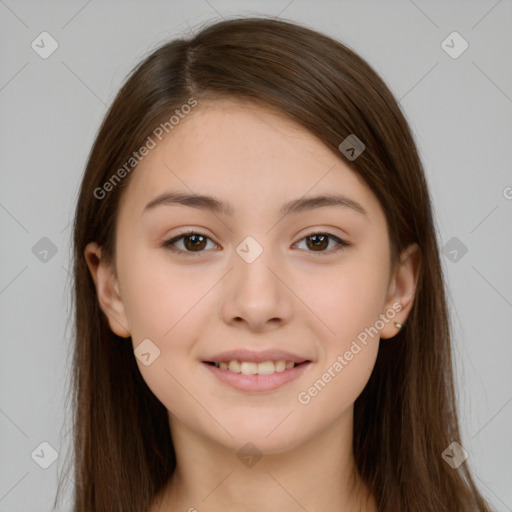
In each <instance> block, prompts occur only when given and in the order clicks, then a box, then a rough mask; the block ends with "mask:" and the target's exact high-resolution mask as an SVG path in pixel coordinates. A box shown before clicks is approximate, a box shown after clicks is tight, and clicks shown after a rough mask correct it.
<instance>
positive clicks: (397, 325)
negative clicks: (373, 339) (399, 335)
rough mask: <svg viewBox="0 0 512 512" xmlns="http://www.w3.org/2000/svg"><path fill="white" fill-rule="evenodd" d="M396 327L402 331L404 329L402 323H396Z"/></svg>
mask: <svg viewBox="0 0 512 512" xmlns="http://www.w3.org/2000/svg"><path fill="white" fill-rule="evenodd" d="M395 327H396V328H397V329H398V330H400V329H401V328H402V327H403V324H401V323H400V322H395Z"/></svg>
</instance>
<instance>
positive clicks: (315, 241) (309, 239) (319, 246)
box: [299, 233, 349, 253]
mask: <svg viewBox="0 0 512 512" xmlns="http://www.w3.org/2000/svg"><path fill="white" fill-rule="evenodd" d="M303 240H306V246H307V249H308V250H309V252H317V253H331V252H335V251H337V250H339V249H343V248H344V247H347V246H348V245H349V244H348V243H347V242H345V241H344V240H342V239H341V238H339V237H337V236H334V235H331V234H330V233H313V234H311V235H309V236H306V237H304V238H303V239H302V240H300V242H302V241H303ZM331 241H335V242H336V244H337V247H334V249H330V250H326V249H327V248H328V247H329V243H330V242H331ZM300 242H299V243H300Z"/></svg>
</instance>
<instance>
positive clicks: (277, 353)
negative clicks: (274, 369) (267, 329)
mask: <svg viewBox="0 0 512 512" xmlns="http://www.w3.org/2000/svg"><path fill="white" fill-rule="evenodd" d="M233 360H238V361H248V362H251V363H263V362H264V361H292V362H294V363H303V362H304V361H309V359H307V358H306V357H301V356H299V355H297V354H292V353H291V352H287V351H285V350H275V349H269V350H261V351H258V352H255V351H253V350H247V349H239V350H228V351H226V352H222V353H220V354H217V355H215V356H212V357H211V358H208V359H205V362H212V363H221V362H226V361H233Z"/></svg>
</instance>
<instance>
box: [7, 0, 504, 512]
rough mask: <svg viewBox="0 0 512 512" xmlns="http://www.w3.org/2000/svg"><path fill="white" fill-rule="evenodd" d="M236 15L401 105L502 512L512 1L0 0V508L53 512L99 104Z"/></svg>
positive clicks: (469, 441) (460, 369) (458, 353)
mask: <svg viewBox="0 0 512 512" xmlns="http://www.w3.org/2000/svg"><path fill="white" fill-rule="evenodd" d="M239 14H244V15H247V14H264V15H278V14H280V15H281V16H282V17H284V18H287V19H291V20H296V21H298V22H302V23H306V24H308V25H309V26H310V27H312V28H315V29H318V30H320V31H323V32H326V33H327V34H330V35H332V36H334V37H335V38H338V39H340V40H341V41H342V42H344V43H345V44H347V45H348V46H350V47H351V48H353V49H354V50H356V52H358V53H359V54H360V55H361V56H362V57H364V58H365V59H367V60H368V61H369V63H370V64H371V65H372V66H373V67H374V68H375V69H376V71H377V72H378V73H380V74H381V76H382V77H383V78H384V80H385V81H386V82H387V83H388V84H389V86H390V88H391V89H392V91H393V92H394V93H395V95H396V97H397V98H398V99H399V100H400V104H401V106H402V108H403V110H404V112H405V114H406V116H407V118H408V120H409V122H410V123H411V126H412V129H413V131H414V135H415V137H416V140H417V143H418V146H419V149H420V152H421V156H422V159H423V162H424V165H425V169H426V173H427V177H428V181H429V185H430V190H431V193H432V196H433V201H434V207H435V213H436V221H437V225H438V229H439V236H440V241H441V244H442V245H445V244H446V243H447V242H448V241H449V240H450V239H451V238H452V237H457V238H458V239H459V240H460V241H461V242H462V243H463V244H464V245H465V246H466V247H467V249H468V252H467V254H465V255H464V256H463V257H462V258H460V254H461V253H460V252H459V260H458V261H456V262H453V261H451V260H450V259H449V257H448V256H447V255H443V265H444V268H445V271H446V276H447V282H448V286H449V289H450V307H451V310H452V312H453V329H454V333H455V340H454V347H455V364H456V376H457V389H458V395H459V407H460V418H461V424H462V433H463V439H464V448H465V449H466V450H467V451H468V453H469V459H468V461H467V462H466V463H468V464H470V465H471V467H472V469H473V471H474V474H475V475H476V477H477V483H478V484H479V486H480V487H481V489H482V492H483V493H484V494H485V495H486V496H487V497H488V498H489V499H490V500H491V502H492V503H493V504H494V505H495V507H496V509H497V510H498V511H500V512H501V511H512V486H511V485H510V484H511V482H512V469H511V466H512V463H511V457H512V443H511V439H510V432H511V424H512V403H511V402H512V372H511V367H512V365H511V363H512V343H511V335H510V332H511V329H512V315H511V313H512V265H511V262H512V258H511V255H512V236H511V234H512V229H511V226H512V223H511V220H512V199H511V197H512V188H507V187H512V172H511V162H512V70H511V61H512V59H511V56H512V31H511V26H512V24H511V22H512V2H511V1H510V0H501V1H496V0H481V1H471V2H469V1H431V2H427V1H425V0H415V1H414V2H413V1H412V0H396V1H387V2H384V1H359V2H356V1H338V2H335V1H326V0H324V1H319V0H315V1H311V2H307V1H305V0H292V1H290V0H282V1H261V2H248V1H245V2H244V1H237V2H235V1H233V0H208V1H206V0H190V1H186V2H185V1H174V2H173V1H168V2H162V1H151V2H142V1H139V2H134V1H132V2H114V1H110V2H106V1H105V2H99V1H89V2H87V1H85V2H74V1H73V2H71V1H66V2H49V1H47V2H35V1H25V2H21V1H15V0H0V59H1V66H0V109H1V117H0V164H1V166H0V168H1V188H0V223H1V234H2V244H1V250H0V258H1V260H0V308H1V309H0V311H1V351H0V436H1V437H0V511H2V512H7V511H9V512H18V511H30V512H38V511H46V510H50V509H51V506H52V504H53V499H54V495H55V490H56V479H57V471H60V470H61V468H62V465H63V462H64V458H65V454H66V450H67V449H68V448H69V441H70V438H69V435H68V434H69V422H68V419H67V418H66V415H65V408H64V396H65V391H66V386H67V383H68V380H67V376H68V370H69V363H70V360H69V357H68V348H69V344H70V340H69V328H68V330H66V322H67V318H68V315H69V314H70V307H69V304H68V293H69V277H70V276H69V269H70V265H71V264H70V239H71V225H70V221H71V219H72V216H73V210H74V205H75V201H76V195H77V190H78V185H79V182H80V180H81V176H82V173H83V169H84V164H85V161H86V158H87V155H88V152H89V150H90V147H91V144H92V142H93V138H94V135H95V133H96V131H97V129H98V127H99V124H100V122H101V119H102V117H103V116H104V114H105V112H106V108H107V105H110V103H111V101H112V100H113V98H114V96H115V94H116V92H117V91H118V89H119V87H120V85H121V83H122V81H123V80H124V78H125V76H126V74H127V73H128V72H129V71H130V70H131V69H132V67H133V66H134V65H135V64H136V63H138V62H139V61H140V60H141V59H142V58H143V57H144V56H145V55H146V54H147V53H148V52H149V51H151V50H152V49H153V48H155V47H156V46H157V45H158V44H159V43H161V42H163V41H164V40H167V39H169V38H173V37H175V36H178V35H181V34H184V33H186V32H187V31H188V30H189V26H190V27H193V28H195V27H197V26H198V25H199V24H200V23H201V22H203V21H207V20H212V19H216V18H220V17H231V16H234V15H239ZM43 31H47V32H49V33H50V34H51V35H52V36H53V37H54V38H55V39H56V40H57V42H58V44H59V47H58V49H57V50H56V51H55V53H53V54H52V55H51V56H50V57H49V58H48V59H46V60H44V59H42V58H41V57H40V56H39V55H38V54H37V53H36V52H35V51H34V50H33V49H32V48H31V42H32V41H33V40H34V39H35V38H36V37H37V36H38V35H39V34H40V33H41V32H43ZM453 31H457V32H459V33H460V34H461V35H462V37H463V38H464V39H465V40H466V41H467V42H468V43H469V48H468V49H467V50H466V51H465V52H464V53H463V54H462V55H460V57H458V58H457V59H454V58H452V57H450V56H449V55H448V54H447V53H446V52H445V51H444V50H443V48H442V47H441V42H442V41H443V40H444V39H445V38H446V37H447V36H448V35H449V34H450V33H451V32H453ZM507 196H508V198H507ZM43 237H48V238H49V239H50V240H51V241H52V242H53V244H55V246H56V248H57V253H56V254H55V255H54V256H53V257H51V258H50V259H49V260H48V261H47V262H42V261H40V259H38V258H37V257H36V255H35V254H34V253H33V252H32V248H33V246H34V245H35V244H36V243H37V242H38V241H39V240H40V239H41V238H43ZM452 243H453V242H452ZM43 441H46V442H48V443H50V444H51V445H52V446H53V447H54V448H55V449H56V450H57V451H58V453H59V457H58V459H57V461H56V462H55V463H54V464H52V465H51V466H50V467H49V468H48V469H46V470H45V469H42V468H41V467H39V465H37V464H36V462H35V461H34V460H33V459H32V458H31V453H32V452H33V451H34V450H35V449H36V448H37V447H38V446H39V445H40V443H41V442H43ZM62 510H69V507H67V508H63V509H62Z"/></svg>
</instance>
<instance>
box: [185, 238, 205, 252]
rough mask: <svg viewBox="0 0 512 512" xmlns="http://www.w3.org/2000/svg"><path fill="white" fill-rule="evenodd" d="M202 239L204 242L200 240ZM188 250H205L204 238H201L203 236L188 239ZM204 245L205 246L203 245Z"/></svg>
mask: <svg viewBox="0 0 512 512" xmlns="http://www.w3.org/2000/svg"><path fill="white" fill-rule="evenodd" d="M200 238H202V239H203V240H199V239H200ZM186 240H187V244H186V245H187V249H190V248H192V249H194V248H196V249H202V248H203V245H204V237H203V236H201V235H189V236H188V237H187V238H186ZM191 241H192V244H191V247H189V244H190V242H191ZM201 244H203V245H201Z"/></svg>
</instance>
